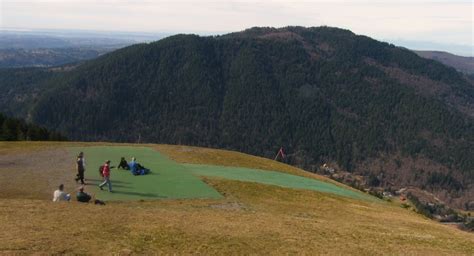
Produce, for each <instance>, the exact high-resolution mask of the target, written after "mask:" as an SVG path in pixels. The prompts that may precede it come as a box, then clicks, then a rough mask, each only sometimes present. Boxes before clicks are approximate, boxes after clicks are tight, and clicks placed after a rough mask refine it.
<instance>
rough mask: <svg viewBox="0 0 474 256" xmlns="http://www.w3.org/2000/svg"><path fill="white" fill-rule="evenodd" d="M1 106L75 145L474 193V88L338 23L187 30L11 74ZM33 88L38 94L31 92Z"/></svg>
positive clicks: (457, 197)
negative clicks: (274, 161)
mask: <svg viewBox="0 0 474 256" xmlns="http://www.w3.org/2000/svg"><path fill="white" fill-rule="evenodd" d="M0 89H2V90H3V91H5V92H6V93H5V94H3V95H2V96H1V97H0V107H2V109H5V110H6V111H7V112H8V113H10V114H15V115H20V116H23V117H26V118H29V119H31V120H33V121H34V122H36V123H38V124H41V125H45V126H46V127H48V128H51V129H54V130H58V131H60V132H63V133H64V134H65V135H66V136H67V137H68V138H70V139H73V140H86V141H102V140H107V141H120V142H125V141H128V142H135V141H137V140H138V139H139V138H140V140H141V142H155V143H170V144H187V145H198V146H211V147H217V148H227V149H233V150H239V151H243V152H246V153H251V154H256V155H260V156H266V157H274V154H275V152H276V151H277V150H278V149H279V148H280V147H281V146H283V147H284V148H285V151H286V152H287V153H288V155H289V157H288V159H287V161H289V163H291V164H294V165H298V166H301V167H303V168H305V169H307V170H311V171H317V170H318V168H319V166H320V165H321V164H323V163H328V164H330V165H331V166H333V167H334V168H336V169H343V170H349V171H350V172H353V173H356V174H362V175H366V176H367V175H374V176H376V177H377V179H380V180H379V184H381V186H384V187H385V188H387V189H397V188H402V187H406V186H416V187H420V188H423V189H425V190H427V191H430V192H432V193H434V194H435V195H436V196H438V197H439V198H440V199H442V200H444V201H445V202H446V203H448V204H449V205H452V206H455V207H458V208H465V207H466V206H467V205H469V203H470V201H472V198H474V159H473V157H472V156H473V155H474V85H473V82H472V81H470V80H468V79H466V78H465V77H464V76H463V75H461V74H460V73H458V72H456V71H455V70H454V69H453V68H450V67H447V66H445V65H443V64H440V63H438V62H436V61H432V60H428V59H424V58H421V57H419V56H418V55H416V54H415V53H413V52H411V51H409V50H406V49H403V48H399V47H396V46H394V45H390V44H387V43H382V42H378V41H376V40H373V39H371V38H368V37H365V36H358V35H355V34H353V33H352V32H350V31H348V30H342V29H337V28H331V27H313V28H303V27H285V28H279V29H276V28H252V29H248V30H245V31H242V32H237V33H231V34H227V35H223V36H213V37H200V36H196V35H176V36H172V37H168V38H165V39H162V40H160V41H157V42H154V43H149V44H138V45H133V46H129V47H126V48H123V49H120V50H117V51H114V52H112V53H109V54H105V55H103V56H101V57H99V58H97V59H95V60H92V61H88V62H86V63H84V64H82V65H80V66H78V67H76V68H74V69H72V70H69V71H68V70H61V71H57V70H56V71H55V70H51V69H22V70H3V71H1V72H0ZM31 91H34V92H35V93H31Z"/></svg>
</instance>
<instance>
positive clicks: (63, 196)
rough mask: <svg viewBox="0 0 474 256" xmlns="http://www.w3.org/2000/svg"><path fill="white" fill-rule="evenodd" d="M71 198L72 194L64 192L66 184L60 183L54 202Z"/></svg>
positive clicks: (54, 195)
mask: <svg viewBox="0 0 474 256" xmlns="http://www.w3.org/2000/svg"><path fill="white" fill-rule="evenodd" d="M69 200H71V194H67V193H66V192H64V185H63V184H61V185H59V188H58V189H57V190H56V191H54V194H53V202H60V201H69Z"/></svg>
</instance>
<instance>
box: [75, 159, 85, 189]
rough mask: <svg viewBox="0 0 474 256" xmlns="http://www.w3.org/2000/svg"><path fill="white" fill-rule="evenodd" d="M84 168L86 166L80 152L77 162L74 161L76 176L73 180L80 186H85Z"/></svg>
mask: <svg viewBox="0 0 474 256" xmlns="http://www.w3.org/2000/svg"><path fill="white" fill-rule="evenodd" d="M85 166H86V161H85V159H84V153H83V152H81V153H79V155H78V156H77V160H76V168H77V174H76V178H75V179H74V180H75V181H76V183H77V182H78V181H79V180H80V181H81V184H82V185H84V184H85V183H84V172H85V171H86V169H85Z"/></svg>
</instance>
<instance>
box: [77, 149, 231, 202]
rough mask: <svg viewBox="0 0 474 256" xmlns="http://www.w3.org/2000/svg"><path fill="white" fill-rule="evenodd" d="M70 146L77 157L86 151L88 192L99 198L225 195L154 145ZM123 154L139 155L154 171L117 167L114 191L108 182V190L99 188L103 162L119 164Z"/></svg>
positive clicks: (206, 196)
mask: <svg viewBox="0 0 474 256" xmlns="http://www.w3.org/2000/svg"><path fill="white" fill-rule="evenodd" d="M69 150H70V152H71V157H72V158H73V159H74V158H75V156H77V154H78V153H79V152H81V151H82V152H84V154H85V160H86V172H85V177H86V183H87V184H88V185H87V186H86V192H89V193H92V194H95V195H96V198H97V199H101V200H108V201H109V200H120V201H122V200H140V199H145V200H148V199H166V198H169V199H181V198H221V197H222V196H221V195H220V194H219V193H218V192H217V191H216V190H215V189H213V188H212V187H210V186H208V185H207V184H206V183H204V182H203V181H201V180H200V179H199V178H198V177H197V176H195V175H193V174H192V173H191V172H189V171H187V170H186V169H185V167H183V166H182V165H180V164H178V163H176V162H174V161H172V160H170V159H168V158H167V157H165V156H163V155H161V154H160V153H159V152H157V151H155V150H153V149H151V148H146V147H125V146H113V147H108V146H97V147H71V148H69ZM122 156H123V157H125V159H126V160H127V161H130V159H131V158H132V157H136V158H137V162H139V163H140V164H142V165H143V166H145V167H146V168H149V169H151V173H150V174H148V175H143V176H134V175H132V174H131V173H130V171H126V170H122V169H120V170H118V169H117V168H113V169H112V171H111V175H110V179H111V181H112V191H113V193H110V192H108V189H107V186H104V191H101V190H100V189H99V188H98V184H99V183H100V182H101V181H102V177H100V175H99V166H101V165H102V164H104V162H105V161H106V160H111V161H112V163H111V166H117V165H118V164H119V162H120V158H121V157H122ZM71 178H72V177H71Z"/></svg>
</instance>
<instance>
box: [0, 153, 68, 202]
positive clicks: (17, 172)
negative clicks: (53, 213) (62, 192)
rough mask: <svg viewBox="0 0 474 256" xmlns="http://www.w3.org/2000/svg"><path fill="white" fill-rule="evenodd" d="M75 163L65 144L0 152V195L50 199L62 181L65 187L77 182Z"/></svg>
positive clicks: (1, 196)
mask: <svg viewBox="0 0 474 256" xmlns="http://www.w3.org/2000/svg"><path fill="white" fill-rule="evenodd" d="M74 176H75V165H74V158H72V157H71V155H70V154H69V152H68V150H67V149H66V148H60V149H44V150H38V151H34V152H28V153H19V154H1V155H0V184H2V185H1V186H0V198H29V199H45V200H46V199H52V194H53V191H54V190H55V189H56V188H57V187H58V185H59V184H61V183H62V184H64V185H65V187H66V191H72V190H73V189H75V187H76V186H77V185H76V184H75V182H74Z"/></svg>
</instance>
